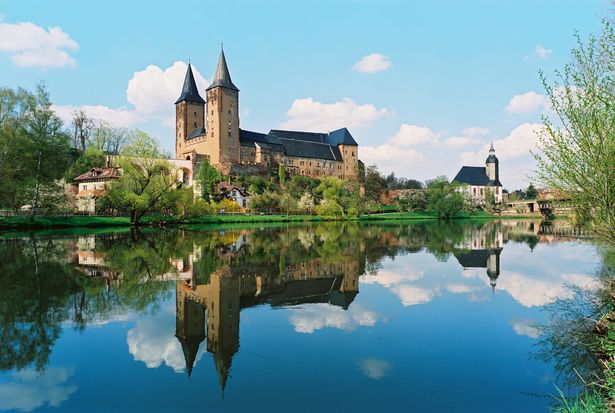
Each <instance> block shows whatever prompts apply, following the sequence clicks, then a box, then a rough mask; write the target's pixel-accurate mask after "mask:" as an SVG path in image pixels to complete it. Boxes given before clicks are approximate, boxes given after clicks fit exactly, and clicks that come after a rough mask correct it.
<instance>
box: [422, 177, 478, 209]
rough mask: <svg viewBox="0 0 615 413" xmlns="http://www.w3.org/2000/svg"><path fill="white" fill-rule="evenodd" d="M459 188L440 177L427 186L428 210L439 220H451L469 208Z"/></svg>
mask: <svg viewBox="0 0 615 413" xmlns="http://www.w3.org/2000/svg"><path fill="white" fill-rule="evenodd" d="M458 188H459V186H458V185H456V184H454V183H449V182H448V180H447V179H446V177H439V178H436V179H434V180H431V181H429V182H428V184H427V210H428V211H431V212H433V213H434V214H435V215H436V216H437V217H438V219H451V218H453V217H454V216H455V215H456V214H458V213H459V212H462V211H464V210H466V209H467V208H468V206H467V201H466V199H465V197H464V196H463V194H461V192H460V191H459V190H458Z"/></svg>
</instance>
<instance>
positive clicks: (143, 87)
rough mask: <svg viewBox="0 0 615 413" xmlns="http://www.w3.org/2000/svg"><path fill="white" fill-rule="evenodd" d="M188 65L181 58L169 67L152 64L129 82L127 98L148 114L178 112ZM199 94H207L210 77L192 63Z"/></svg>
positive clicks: (134, 75)
mask: <svg viewBox="0 0 615 413" xmlns="http://www.w3.org/2000/svg"><path fill="white" fill-rule="evenodd" d="M187 68H188V65H187V64H186V63H184V62H180V61H177V62H175V63H173V64H172V65H171V66H169V67H167V68H166V69H162V68H160V67H158V66H156V65H149V66H147V67H146V68H145V69H144V70H141V71H138V72H134V73H133V75H132V78H131V79H130V80H129V81H128V88H127V89H126V100H127V101H128V103H130V104H132V105H133V106H134V108H135V111H136V112H137V113H139V114H144V115H152V114H154V115H156V114H169V113H171V112H172V113H174V112H175V107H174V105H173V104H174V103H175V101H176V100H177V98H178V97H179V95H180V92H181V88H182V84H183V82H184V77H185V76H186V70H187ZM192 72H193V73H194V79H195V80H196V85H197V88H198V89H199V93H201V94H203V93H204V92H205V88H206V87H207V85H208V82H207V80H206V79H205V78H204V77H203V76H202V75H201V74H200V73H199V71H198V70H197V69H196V68H195V67H194V66H192Z"/></svg>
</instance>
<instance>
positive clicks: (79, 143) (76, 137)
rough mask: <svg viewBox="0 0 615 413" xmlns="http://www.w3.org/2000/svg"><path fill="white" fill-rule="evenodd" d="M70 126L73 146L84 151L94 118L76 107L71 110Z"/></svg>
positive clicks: (92, 127) (89, 137)
mask: <svg viewBox="0 0 615 413" xmlns="http://www.w3.org/2000/svg"><path fill="white" fill-rule="evenodd" d="M71 126H72V129H73V142H72V143H73V147H74V148H79V149H81V152H85V148H86V146H87V145H88V143H89V142H90V139H91V134H92V130H93V129H94V120H93V119H92V118H90V117H89V116H88V115H87V113H85V111H84V110H83V109H77V110H74V111H73V117H72V119H71Z"/></svg>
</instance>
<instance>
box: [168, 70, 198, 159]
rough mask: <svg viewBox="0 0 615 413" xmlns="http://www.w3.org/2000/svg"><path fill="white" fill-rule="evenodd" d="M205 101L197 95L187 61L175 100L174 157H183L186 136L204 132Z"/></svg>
mask: <svg viewBox="0 0 615 413" xmlns="http://www.w3.org/2000/svg"><path fill="white" fill-rule="evenodd" d="M204 128H205V101H204V100H203V98H202V97H201V95H199V91H198V89H197V87H196V81H195V80H194V75H193V74H192V66H191V65H190V63H188V70H186V77H185V78H184V86H183V87H182V92H181V95H180V96H179V99H177V101H176V102H175V158H176V159H183V156H182V152H185V151H186V149H185V146H186V138H188V137H189V136H191V134H192V135H196V134H203V133H204V132H205V130H204Z"/></svg>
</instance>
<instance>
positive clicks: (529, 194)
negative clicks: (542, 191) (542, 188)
mask: <svg viewBox="0 0 615 413" xmlns="http://www.w3.org/2000/svg"><path fill="white" fill-rule="evenodd" d="M536 198H538V191H537V190H536V187H535V186H534V185H532V184H530V186H528V187H527V189H526V190H525V199H536Z"/></svg>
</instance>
